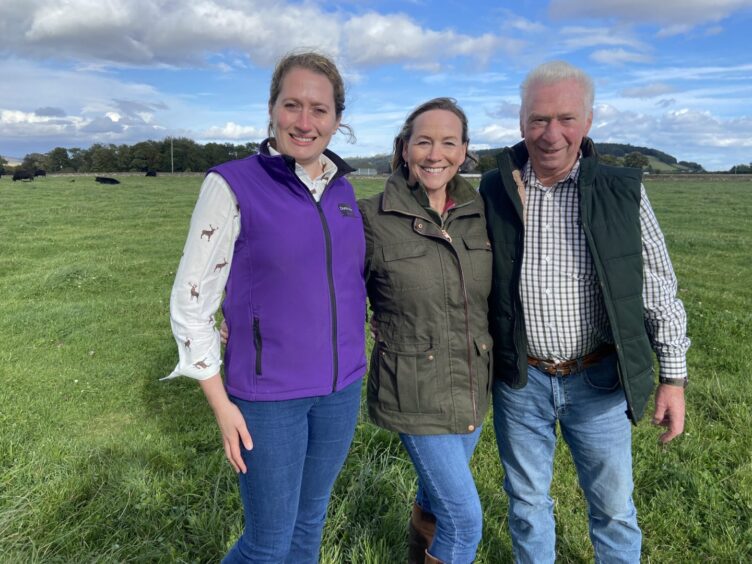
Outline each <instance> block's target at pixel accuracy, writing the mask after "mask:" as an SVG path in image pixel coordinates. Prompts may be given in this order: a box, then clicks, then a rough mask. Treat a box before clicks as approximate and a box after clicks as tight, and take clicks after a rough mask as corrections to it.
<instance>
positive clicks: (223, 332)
mask: <svg viewBox="0 0 752 564" xmlns="http://www.w3.org/2000/svg"><path fill="white" fill-rule="evenodd" d="M229 336H230V330H229V329H228V328H227V322H226V321H225V320H224V319H223V320H222V324H221V325H220V326H219V340H220V341H221V342H222V344H223V345H226V344H227V338H228V337H229Z"/></svg>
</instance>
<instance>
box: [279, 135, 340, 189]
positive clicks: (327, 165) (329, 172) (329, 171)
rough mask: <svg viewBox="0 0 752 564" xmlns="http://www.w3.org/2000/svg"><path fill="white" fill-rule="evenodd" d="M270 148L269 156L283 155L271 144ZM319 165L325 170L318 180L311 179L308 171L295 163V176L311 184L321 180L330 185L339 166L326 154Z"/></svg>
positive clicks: (322, 156) (322, 155)
mask: <svg viewBox="0 0 752 564" xmlns="http://www.w3.org/2000/svg"><path fill="white" fill-rule="evenodd" d="M268 147H269V154H270V155H271V156H273V157H276V156H278V155H281V154H282V153H280V152H279V151H277V149H275V148H274V147H272V145H271V143H270V144H269V145H268ZM319 163H321V170H323V172H322V173H321V175H320V176H318V177H317V178H311V177H310V176H308V173H307V172H306V170H305V169H304V168H303V167H302V166H301V165H300V164H298V163H297V162H296V163H295V174H296V175H297V176H298V178H300V179H304V178H307V179H308V180H309V181H310V182H311V183H312V182H315V181H317V180H319V181H323V182H324V183H327V184H328V183H329V181H330V180H331V179H332V178H333V177H334V175H335V174H337V165H336V164H334V161H333V160H332V159H330V158H329V157H327V156H326V155H325V154H324V153H321V156H320V157H319Z"/></svg>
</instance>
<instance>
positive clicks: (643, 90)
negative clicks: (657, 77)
mask: <svg viewBox="0 0 752 564" xmlns="http://www.w3.org/2000/svg"><path fill="white" fill-rule="evenodd" d="M675 91H676V88H675V87H673V86H671V85H670V84H666V83H663V82H654V83H652V84H646V85H644V86H638V87H635V88H625V89H624V90H622V92H621V94H622V96H625V97H627V98H655V97H657V96H664V95H665V94H670V93H671V92H675Z"/></svg>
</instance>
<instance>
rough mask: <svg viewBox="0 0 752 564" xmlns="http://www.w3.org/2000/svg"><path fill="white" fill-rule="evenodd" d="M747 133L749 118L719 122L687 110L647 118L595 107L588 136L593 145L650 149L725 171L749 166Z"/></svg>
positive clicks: (751, 122)
mask: <svg viewBox="0 0 752 564" xmlns="http://www.w3.org/2000/svg"><path fill="white" fill-rule="evenodd" d="M750 130H752V117H750V116H742V117H738V118H733V119H723V118H720V117H718V116H716V115H714V114H713V113H712V112H709V111H700V110H693V109H687V108H682V109H678V110H671V111H666V112H664V113H660V114H658V115H650V114H647V113H643V112H636V111H622V110H619V109H618V108H616V107H615V106H613V105H610V104H599V105H597V106H596V108H595V114H594V119H593V127H592V129H591V133H590V134H591V136H592V137H593V138H594V139H595V140H596V141H600V142H616V143H630V144H632V145H639V146H644V147H654V148H656V149H659V150H662V151H665V152H667V153H669V154H671V155H673V156H674V157H676V158H677V159H678V160H685V161H694V162H699V163H702V164H703V165H704V166H705V168H706V169H707V170H727V169H728V168H730V166H732V165H733V164H734V163H746V162H749V160H750V159H749V154H750V148H752V137H750V135H749V131H750ZM718 149H723V151H719V150H718Z"/></svg>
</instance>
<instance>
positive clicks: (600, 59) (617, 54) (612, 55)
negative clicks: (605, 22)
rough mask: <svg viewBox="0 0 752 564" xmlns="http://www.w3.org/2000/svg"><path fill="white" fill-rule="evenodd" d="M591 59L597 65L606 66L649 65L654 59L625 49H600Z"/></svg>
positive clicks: (592, 54) (594, 52)
mask: <svg viewBox="0 0 752 564" xmlns="http://www.w3.org/2000/svg"><path fill="white" fill-rule="evenodd" d="M590 58H591V59H592V60H593V61H595V62H596V63H603V64H605V65H621V64H624V63H649V62H651V60H652V58H651V57H649V56H648V55H644V54H642V53H636V52H634V51H627V50H625V49H600V50H598V51H593V52H592V53H591V54H590Z"/></svg>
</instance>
